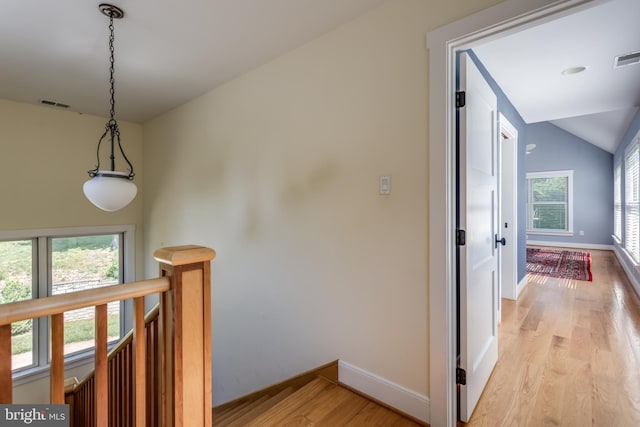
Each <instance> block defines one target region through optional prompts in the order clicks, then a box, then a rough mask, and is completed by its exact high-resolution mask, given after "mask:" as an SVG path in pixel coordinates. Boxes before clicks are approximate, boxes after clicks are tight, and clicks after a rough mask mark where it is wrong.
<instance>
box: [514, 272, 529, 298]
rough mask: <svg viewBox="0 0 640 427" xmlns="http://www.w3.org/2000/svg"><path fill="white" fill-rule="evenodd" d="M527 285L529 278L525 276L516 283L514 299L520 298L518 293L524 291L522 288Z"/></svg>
mask: <svg viewBox="0 0 640 427" xmlns="http://www.w3.org/2000/svg"><path fill="white" fill-rule="evenodd" d="M528 284H529V276H528V275H526V274H525V275H524V277H523V278H522V280H520V282H519V283H518V286H517V287H516V299H518V298H519V297H520V292H522V291H524V288H526V287H527V285H528Z"/></svg>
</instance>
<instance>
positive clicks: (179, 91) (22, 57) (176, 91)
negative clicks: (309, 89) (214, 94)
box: [0, 0, 640, 152]
mask: <svg viewBox="0 0 640 427" xmlns="http://www.w3.org/2000/svg"><path fill="white" fill-rule="evenodd" d="M384 1H385V0H349V1H344V0H323V1H316V0H209V1H208V0H186V1H182V2H174V1H169V0H126V1H124V0H114V1H113V2H112V3H113V4H115V5H117V6H120V7H122V8H123V9H124V11H125V17H124V19H121V20H116V22H115V32H116V48H115V56H116V63H115V68H116V116H117V118H120V119H126V120H131V121H138V122H141V121H144V120H147V119H150V118H153V117H155V116H157V115H159V114H161V113H163V112H165V111H168V110H170V109H172V108H174V107H176V106H178V105H181V104H183V103H184V102H186V101H188V100H190V99H193V98H195V97H197V96H199V95H201V94H203V93H206V92H208V91H209V90H211V89H213V88H215V87H217V86H219V85H220V84H222V83H224V82H226V81H228V80H230V79H232V78H234V77H236V76H238V75H240V74H242V73H245V72H247V71H249V70H251V69H253V68H255V67H257V66H259V65H261V64H263V63H265V62H267V61H269V60H271V59H273V58H275V57H277V56H279V55H282V54H283V53H285V52H287V51H289V50H291V49H294V48H296V47H298V46H301V45H303V44H304V43H306V42H308V41H310V40H312V39H314V38H315V37H318V36H319V35H321V34H323V33H326V32H328V31H330V30H331V29H333V28H335V27H337V26H339V25H341V24H343V23H345V22H347V21H349V20H351V19H353V18H355V17H357V16H358V15H361V14H362V13H364V12H366V11H367V10H369V9H371V8H373V7H375V6H377V5H379V4H381V3H383V2H384ZM99 3H100V1H99V0H97V1H95V2H92V1H86V0H82V1H78V0H58V1H55V2H54V1H42V0H2V1H0V98H3V99H11V100H15V101H21V102H27V103H39V102H40V100H42V99H46V100H51V101H56V102H59V103H63V104H68V105H70V108H69V109H70V110H73V111H78V112H82V113H88V114H96V115H101V116H107V115H108V107H109V105H108V82H107V80H108V50H107V40H108V29H107V25H108V19H107V18H106V17H105V16H104V15H102V14H101V13H100V12H99V10H98V4H99ZM597 3H599V5H598V6H595V7H591V8H587V9H586V10H583V11H581V12H578V13H576V14H573V15H570V16H567V17H563V18H559V19H556V20H553V21H551V22H547V23H545V24H542V25H540V26H538V27H534V28H530V29H527V30H524V31H521V32H518V33H515V34H512V35H509V36H506V37H503V38H500V39H498V40H495V41H492V42H488V43H485V44H482V45H480V46H477V47H475V48H474V51H475V52H476V54H477V55H478V56H479V57H480V59H481V60H482V62H483V63H484V65H485V66H486V68H487V69H488V70H489V72H490V73H491V74H492V76H493V77H494V78H495V80H496V81H497V82H498V84H499V85H500V86H501V87H502V89H503V90H504V92H505V93H506V94H507V96H508V97H509V99H510V100H511V101H512V103H513V104H514V105H515V107H516V108H517V109H518V110H519V111H520V113H521V114H522V117H523V118H524V120H525V121H526V122H528V123H533V122H539V121H551V122H552V123H554V124H556V125H557V126H560V127H562V128H564V129H566V130H568V131H569V132H572V133H574V134H576V135H578V136H580V137H581V138H583V139H585V140H587V141H589V142H591V143H593V144H595V145H598V146H600V147H602V148H604V149H605V150H607V151H610V152H613V151H615V148H616V145H617V143H618V142H619V140H620V138H621V137H622V135H623V134H624V132H625V131H626V129H627V127H628V125H629V123H630V120H631V119H632V118H633V116H634V114H635V112H636V111H637V109H638V106H640V65H631V66H627V67H624V68H620V69H613V61H614V59H613V58H614V56H616V55H619V54H624V53H629V52H633V51H637V50H640V25H638V21H637V19H638V16H640V1H638V0H610V1H607V0H598V1H597ZM576 65H585V66H588V67H589V68H588V69H587V71H586V72H584V73H582V74H577V75H572V76H563V75H561V74H560V72H561V71H562V70H563V69H565V68H567V67H571V66H576Z"/></svg>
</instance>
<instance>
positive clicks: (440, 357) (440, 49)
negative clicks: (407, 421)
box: [427, 0, 606, 427]
mask: <svg viewBox="0 0 640 427" xmlns="http://www.w3.org/2000/svg"><path fill="white" fill-rule="evenodd" d="M604 2H606V0H559V1H556V0H507V1H505V2H502V3H500V4H498V5H496V6H493V7H491V8H488V9H485V10H483V11H480V12H478V13H476V14H474V15H471V16H468V17H466V18H463V19H461V20H459V21H456V22H453V23H451V24H448V25H446V26H444V27H441V28H439V29H436V30H433V31H431V32H429V33H428V34H427V47H428V49H429V394H430V396H429V397H430V408H431V411H430V419H429V422H430V424H431V425H432V426H434V427H441V426H451V427H453V426H455V425H456V419H457V410H456V408H457V402H456V387H455V366H456V363H455V362H456V361H455V357H456V348H455V341H456V335H455V333H456V332H455V331H456V324H455V322H456V320H455V315H456V312H455V311H456V307H455V301H456V298H455V297H456V295H455V237H454V236H455V200H456V197H455V195H456V194H455V188H456V181H455V115H454V98H455V96H454V94H455V54H456V52H457V51H460V50H465V49H469V48H473V46H474V45H477V44H479V43H480V42H482V41H486V40H489V39H492V38H497V37H500V36H503V35H506V34H509V33H511V32H515V31H517V30H520V29H523V28H526V27H529V26H533V25H536V24H538V23H541V22H544V20H550V19H552V18H555V17H560V16H564V15H568V14H571V13H574V12H575V11H577V10H580V9H581V8H588V7H591V6H595V5H597V4H602V3H604Z"/></svg>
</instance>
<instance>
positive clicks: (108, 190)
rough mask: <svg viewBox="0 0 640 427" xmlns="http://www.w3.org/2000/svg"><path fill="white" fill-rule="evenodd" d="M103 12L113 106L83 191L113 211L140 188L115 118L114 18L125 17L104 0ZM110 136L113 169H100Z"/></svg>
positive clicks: (94, 200) (95, 202) (92, 200)
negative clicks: (123, 166) (122, 165)
mask: <svg viewBox="0 0 640 427" xmlns="http://www.w3.org/2000/svg"><path fill="white" fill-rule="evenodd" d="M99 9H100V12H102V13H103V14H104V15H106V16H107V17H108V18H109V32H110V36H109V54H110V57H109V84H110V95H111V99H110V104H111V109H110V111H109V114H110V119H109V121H108V122H107V124H106V126H105V131H104V133H103V134H102V136H101V137H100V141H99V142H98V149H97V153H96V156H97V161H98V164H97V165H96V167H95V168H94V169H91V170H90V171H89V176H90V177H91V179H89V180H88V181H87V182H85V183H84V186H83V190H84V194H85V196H86V197H87V199H89V201H90V202H91V203H93V204H94V205H96V206H97V207H99V208H100V209H102V210H105V211H108V212H113V211H117V210H120V209H122V208H124V207H125V206H127V205H128V204H129V203H131V201H132V200H133V199H134V198H135V197H136V193H137V192H138V189H137V187H136V185H135V184H134V183H133V177H134V175H135V174H134V173H133V166H132V165H131V162H130V161H129V159H128V158H127V155H126V154H125V153H124V150H123V149H122V145H121V144H120V129H118V122H117V121H116V119H115V89H114V83H115V82H114V78H113V71H114V67H113V51H114V49H113V40H114V36H113V20H114V19H120V18H122V17H123V16H124V12H123V11H122V9H120V8H119V7H116V6H113V5H110V4H106V3H103V4H101V5H100V6H99ZM107 137H108V139H109V142H110V146H111V154H110V156H109V161H110V169H108V170H103V169H100V146H101V144H102V141H104V140H105V138H107ZM116 143H117V144H118V149H119V150H120V154H121V155H122V157H123V159H124V161H125V162H126V163H127V165H128V166H129V171H128V172H119V171H117V170H116V161H115V155H114V154H115V153H114V149H115V145H116Z"/></svg>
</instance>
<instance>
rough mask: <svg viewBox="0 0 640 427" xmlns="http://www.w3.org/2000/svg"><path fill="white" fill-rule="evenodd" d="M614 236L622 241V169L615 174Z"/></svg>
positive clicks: (619, 168) (618, 167)
mask: <svg viewBox="0 0 640 427" xmlns="http://www.w3.org/2000/svg"><path fill="white" fill-rule="evenodd" d="M613 235H614V236H615V237H616V238H617V239H618V240H619V241H622V167H621V166H620V164H618V165H616V167H615V170H614V172H613Z"/></svg>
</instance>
